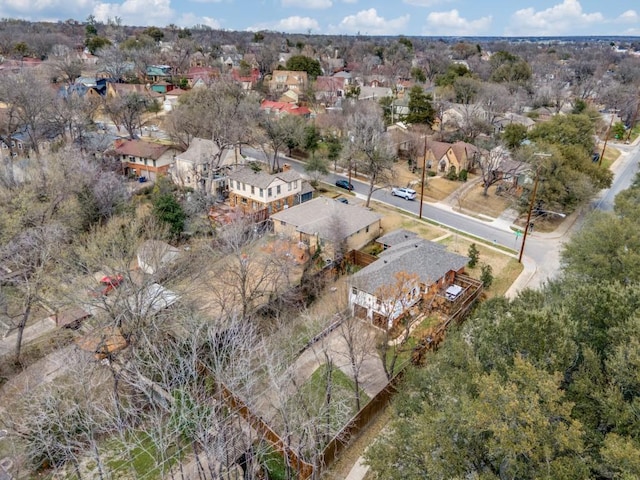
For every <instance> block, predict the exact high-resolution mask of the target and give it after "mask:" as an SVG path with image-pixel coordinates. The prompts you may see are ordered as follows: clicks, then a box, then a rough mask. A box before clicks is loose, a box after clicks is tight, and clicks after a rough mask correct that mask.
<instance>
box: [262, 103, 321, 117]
mask: <svg viewBox="0 0 640 480" xmlns="http://www.w3.org/2000/svg"><path fill="white" fill-rule="evenodd" d="M260 110H262V111H263V112H266V113H269V114H272V115H275V116H277V117H280V116H282V115H297V116H301V117H305V118H308V117H309V116H310V115H311V110H309V109H308V108H307V107H300V106H298V105H297V104H295V103H289V102H274V101H272V100H263V101H262V103H261V104H260Z"/></svg>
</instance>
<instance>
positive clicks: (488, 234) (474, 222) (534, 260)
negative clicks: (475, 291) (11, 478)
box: [243, 138, 640, 289]
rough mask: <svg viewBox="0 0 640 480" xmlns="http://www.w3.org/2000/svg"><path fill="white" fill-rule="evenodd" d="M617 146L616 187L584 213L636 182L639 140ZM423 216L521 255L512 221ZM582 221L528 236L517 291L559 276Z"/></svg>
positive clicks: (409, 206)
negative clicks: (564, 250) (566, 250)
mask: <svg viewBox="0 0 640 480" xmlns="http://www.w3.org/2000/svg"><path fill="white" fill-rule="evenodd" d="M615 146H616V148H619V149H620V150H621V152H622V154H621V156H620V157H619V159H618V160H617V161H616V163H615V164H614V165H613V167H612V170H613V172H614V175H615V176H614V181H613V184H612V186H611V188H609V189H607V190H603V191H602V192H600V195H598V197H597V198H596V199H594V201H593V202H591V204H590V206H589V207H588V208H585V209H584V210H585V211H588V210H590V209H599V210H604V211H610V210H612V208H613V203H614V198H615V196H616V195H617V194H618V193H619V192H621V191H622V190H625V189H626V188H628V187H629V186H630V185H631V183H632V181H633V179H634V178H635V174H636V172H637V171H638V165H639V162H640V138H638V139H637V140H636V141H635V142H634V144H633V145H615ZM243 153H244V154H245V155H249V156H250V157H253V158H255V159H257V160H259V161H266V157H265V155H264V153H263V152H261V151H259V150H256V149H252V148H247V147H245V148H243ZM285 162H286V163H289V164H290V165H291V166H292V168H293V169H294V170H297V171H298V172H300V173H301V174H305V171H304V165H303V164H302V163H300V162H297V161H295V160H292V159H290V158H286V157H284V156H280V163H281V164H282V163H285ZM339 178H347V177H346V176H344V175H339V174H335V173H330V174H328V175H326V176H325V177H324V179H323V180H324V181H325V182H326V183H329V184H334V183H335V181H336V180H337V179H339ZM351 183H352V184H353V185H354V193H355V194H356V195H357V196H359V197H361V198H366V196H367V193H368V189H369V186H368V185H367V184H366V183H364V182H361V181H359V180H356V179H353V178H352V179H351ZM372 198H373V199H375V200H376V201H379V202H383V203H386V204H389V205H393V206H395V207H398V208H401V209H403V210H405V211H407V212H410V213H413V214H416V215H417V214H418V212H419V208H420V203H419V200H418V201H407V200H404V199H401V198H399V197H394V196H393V195H391V190H390V189H389V188H387V189H381V190H377V191H375V192H374V193H373V195H372ZM422 216H423V218H425V219H428V220H432V221H435V222H438V223H440V224H442V225H445V226H447V227H450V228H453V229H455V230H459V231H461V232H464V233H466V234H468V235H471V236H475V237H478V238H482V239H484V240H486V241H489V242H490V243H493V244H495V245H496V246H502V247H506V248H509V249H512V250H514V251H519V250H520V248H521V245H522V244H521V242H522V238H521V237H520V238H516V236H515V233H514V232H513V230H512V229H511V228H510V227H511V224H510V222H509V221H483V220H479V219H477V218H474V217H470V216H467V215H464V214H462V213H460V212H455V211H453V210H452V209H451V207H449V206H447V205H443V204H439V203H436V204H432V203H426V202H425V203H423V208H422ZM583 220H584V211H579V212H576V213H574V214H573V215H572V216H570V217H569V218H567V220H566V221H565V222H564V223H565V225H564V228H561V229H559V230H558V231H557V232H554V233H551V234H542V233H537V232H534V233H533V234H530V235H528V237H527V243H526V246H525V252H524V256H525V258H524V263H525V270H528V272H525V276H527V277H528V278H526V279H525V280H526V282H523V281H522V280H521V282H520V284H521V285H518V286H517V288H518V289H519V288H523V287H524V286H529V287H537V286H540V285H541V284H543V283H544V282H545V281H546V280H548V279H549V278H553V277H555V276H556V275H557V273H558V271H559V268H560V250H561V248H562V244H563V243H564V242H565V241H566V240H568V239H569V238H570V236H571V235H572V234H573V233H574V232H575V231H577V230H579V229H580V227H581V225H582V222H583Z"/></svg>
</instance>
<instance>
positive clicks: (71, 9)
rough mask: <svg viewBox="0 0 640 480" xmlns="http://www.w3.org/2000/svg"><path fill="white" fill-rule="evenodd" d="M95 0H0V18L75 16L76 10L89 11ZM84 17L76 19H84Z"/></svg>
mask: <svg viewBox="0 0 640 480" xmlns="http://www.w3.org/2000/svg"><path fill="white" fill-rule="evenodd" d="M95 3H96V1H95V0H78V1H77V2H69V1H68V0H2V1H0V17H1V18H22V19H25V20H30V21H39V20H45V21H47V20H50V21H56V20H60V19H67V18H77V17H78V12H90V11H91V9H92V8H93V6H94V5H95ZM84 18H86V16H85V17H83V18H79V19H78V20H84Z"/></svg>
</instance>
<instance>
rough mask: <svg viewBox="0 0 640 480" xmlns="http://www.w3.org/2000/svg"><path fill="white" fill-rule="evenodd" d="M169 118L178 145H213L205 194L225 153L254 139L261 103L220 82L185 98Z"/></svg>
mask: <svg viewBox="0 0 640 480" xmlns="http://www.w3.org/2000/svg"><path fill="white" fill-rule="evenodd" d="M168 118H169V129H168V131H169V133H170V135H171V137H172V138H173V139H174V140H175V141H177V142H178V143H181V144H183V145H188V144H189V141H190V140H191V138H194V137H200V138H209V139H211V140H212V141H213V144H214V146H215V151H213V152H211V157H210V160H209V164H208V172H209V175H208V177H207V178H206V182H205V191H206V192H211V184H212V181H213V175H214V173H215V172H216V171H217V169H218V167H219V166H220V165H221V162H222V159H223V158H224V156H225V155H226V153H227V152H228V151H229V150H231V149H234V148H236V146H238V145H241V144H243V143H250V141H251V139H252V138H253V132H254V127H255V124H256V120H257V118H258V103H257V101H255V100H254V99H253V98H251V96H247V95H246V93H245V92H244V91H243V90H242V87H241V86H240V85H238V84H237V83H235V82H230V81H226V80H221V81H218V82H215V83H213V84H212V85H210V86H209V87H207V88H198V89H195V90H192V91H191V92H190V93H189V94H187V95H183V96H182V97H181V99H180V104H179V105H178V106H177V107H176V108H175V109H174V110H173V111H172V112H171V114H170V115H169V117H168Z"/></svg>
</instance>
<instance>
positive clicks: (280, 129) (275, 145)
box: [259, 113, 304, 172]
mask: <svg viewBox="0 0 640 480" xmlns="http://www.w3.org/2000/svg"><path fill="white" fill-rule="evenodd" d="M259 125H260V127H261V133H262V136H261V137H262V138H261V142H260V143H261V145H262V149H263V151H264V153H265V155H266V156H267V157H270V158H271V162H270V169H271V171H273V172H277V171H278V170H280V157H278V153H279V152H280V151H281V150H282V149H283V148H285V147H289V146H290V145H299V144H300V143H301V142H302V139H303V136H304V121H303V120H302V119H301V118H300V117H297V116H295V115H285V116H284V117H282V118H276V117H275V116H274V115H271V114H267V113H264V114H262V115H261V116H260V121H259Z"/></svg>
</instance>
